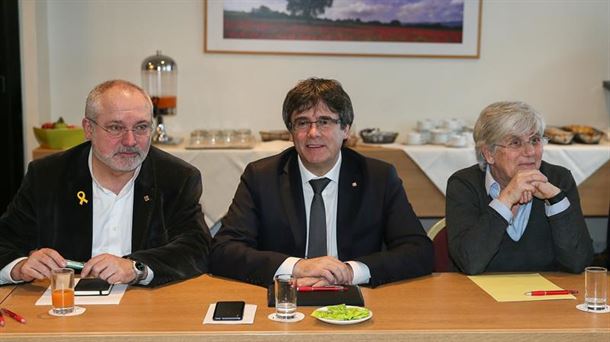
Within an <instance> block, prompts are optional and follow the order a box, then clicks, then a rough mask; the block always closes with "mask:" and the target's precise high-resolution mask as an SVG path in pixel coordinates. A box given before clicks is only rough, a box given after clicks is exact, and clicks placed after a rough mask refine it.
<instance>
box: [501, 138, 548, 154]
mask: <svg viewBox="0 0 610 342" xmlns="http://www.w3.org/2000/svg"><path fill="white" fill-rule="evenodd" d="M548 142H549V138H547V137H541V136H538V135H534V136H532V137H530V138H529V140H528V141H524V140H521V139H520V138H517V137H514V138H512V139H511V140H510V141H509V142H508V143H507V144H506V145H500V144H494V146H498V147H504V148H508V149H511V150H515V151H516V150H520V149H522V148H523V147H525V146H526V145H527V144H530V145H532V147H534V148H537V147H540V146H542V145H546V144H547V143H548Z"/></svg>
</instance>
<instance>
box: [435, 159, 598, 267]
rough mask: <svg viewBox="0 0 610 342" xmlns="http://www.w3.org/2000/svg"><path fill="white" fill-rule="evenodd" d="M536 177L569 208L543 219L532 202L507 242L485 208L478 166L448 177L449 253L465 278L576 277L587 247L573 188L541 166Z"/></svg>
mask: <svg viewBox="0 0 610 342" xmlns="http://www.w3.org/2000/svg"><path fill="white" fill-rule="evenodd" d="M540 171H541V172H542V173H543V174H544V175H545V176H547V178H548V180H549V182H551V183H552V184H554V185H555V186H557V187H558V188H560V189H561V190H563V191H564V192H565V193H566V194H567V197H568V199H569V200H570V207H569V208H568V209H566V210H565V211H563V212H561V213H558V214H556V215H553V216H550V217H547V216H546V213H545V210H544V201H542V200H539V199H537V198H534V199H533V203H532V211H531V213H530V217H529V221H528V222H527V226H526V229H525V232H524V233H523V236H522V237H521V239H520V240H519V241H513V240H512V239H511V238H510V237H509V236H508V234H507V233H506V228H507V227H508V222H507V221H506V220H505V219H504V218H503V217H502V216H501V215H500V214H498V212H497V211H496V210H495V209H493V208H491V207H490V206H489V203H490V202H491V201H492V199H491V197H490V196H489V195H488V194H487V191H486V190H485V172H484V171H481V169H480V168H479V166H478V165H473V166H471V167H468V168H466V169H463V170H460V171H457V172H456V173H454V174H453V175H452V176H451V177H450V178H449V180H448V182H447V208H446V210H447V235H448V241H449V253H450V255H451V258H452V259H453V261H454V262H455V264H456V265H457V266H458V267H459V269H460V270H461V271H462V272H464V273H467V274H477V273H481V272H539V271H568V272H573V273H579V272H582V270H583V269H584V267H586V266H587V265H589V264H590V263H591V260H592V258H593V245H592V242H591V237H590V236H589V231H588V230H587V226H586V225H585V220H584V217H583V214H582V210H581V208H580V198H579V196H578V188H577V187H576V183H575V182H574V178H572V174H571V173H570V171H569V170H568V169H565V168H563V167H561V166H557V165H553V164H549V163H546V162H544V161H543V162H542V165H541V166H540Z"/></svg>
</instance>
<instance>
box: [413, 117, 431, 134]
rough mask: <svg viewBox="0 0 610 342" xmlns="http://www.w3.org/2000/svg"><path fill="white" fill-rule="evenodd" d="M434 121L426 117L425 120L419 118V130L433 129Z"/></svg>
mask: <svg viewBox="0 0 610 342" xmlns="http://www.w3.org/2000/svg"><path fill="white" fill-rule="evenodd" d="M434 128H435V127H434V121H432V120H431V119H425V120H418V121H417V130H418V131H420V132H421V131H429V130H431V129H434Z"/></svg>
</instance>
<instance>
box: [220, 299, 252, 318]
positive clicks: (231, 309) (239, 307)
mask: <svg viewBox="0 0 610 342" xmlns="http://www.w3.org/2000/svg"><path fill="white" fill-rule="evenodd" d="M245 306H246V303H245V302H242V301H232V302H216V308H215V309H214V316H212V318H213V319H214V320H215V321H241V320H242V318H243V317H244V307H245Z"/></svg>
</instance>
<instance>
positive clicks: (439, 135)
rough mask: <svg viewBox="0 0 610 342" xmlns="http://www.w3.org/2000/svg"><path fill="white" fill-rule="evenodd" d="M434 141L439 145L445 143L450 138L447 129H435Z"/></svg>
mask: <svg viewBox="0 0 610 342" xmlns="http://www.w3.org/2000/svg"><path fill="white" fill-rule="evenodd" d="M430 132H431V133H432V143H433V144H437V145H445V144H446V143H447V140H448V139H449V132H448V131H447V130H446V129H433V130H432V131H430Z"/></svg>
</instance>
